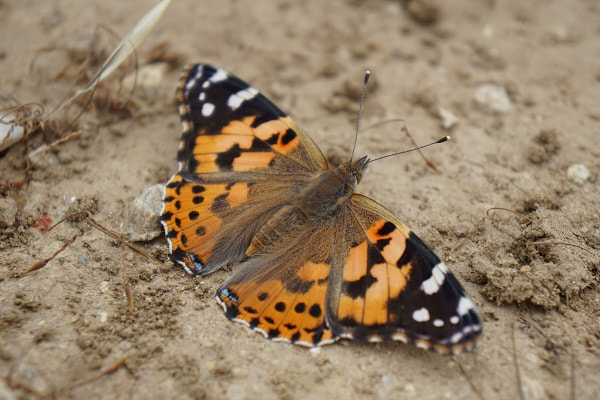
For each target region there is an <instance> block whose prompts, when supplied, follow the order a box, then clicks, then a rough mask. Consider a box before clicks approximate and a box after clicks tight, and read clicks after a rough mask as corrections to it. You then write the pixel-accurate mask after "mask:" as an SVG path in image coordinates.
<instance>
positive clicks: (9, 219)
mask: <svg viewBox="0 0 600 400" xmlns="http://www.w3.org/2000/svg"><path fill="white" fill-rule="evenodd" d="M16 218H17V202H16V201H14V200H13V199H11V198H9V197H7V198H6V199H0V227H7V226H13V225H14V223H15V220H16Z"/></svg>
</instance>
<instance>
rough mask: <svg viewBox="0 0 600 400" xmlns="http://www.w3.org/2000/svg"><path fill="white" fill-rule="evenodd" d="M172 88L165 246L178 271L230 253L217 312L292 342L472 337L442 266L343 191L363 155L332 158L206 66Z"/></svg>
mask: <svg viewBox="0 0 600 400" xmlns="http://www.w3.org/2000/svg"><path fill="white" fill-rule="evenodd" d="M176 97H177V103H178V109H179V114H180V116H181V122H182V126H183V134H182V138H181V142H180V145H179V149H178V151H177V160H178V163H179V170H178V172H177V173H175V175H173V177H171V179H170V180H169V181H168V183H167V184H166V187H165V195H164V199H163V203H164V204H163V211H162V215H161V217H160V219H161V222H162V224H163V226H164V229H165V236H166V238H167V241H168V243H169V249H170V253H171V258H172V259H173V260H174V261H175V262H176V263H178V264H180V265H181V266H183V268H184V269H185V270H186V271H187V272H189V273H190V274H192V275H206V274H209V273H211V272H214V271H216V270H217V269H219V268H221V267H223V266H227V265H231V266H235V268H234V273H233V275H232V276H231V277H230V278H229V279H227V280H226V281H225V282H224V283H223V284H222V285H221V287H220V288H219V289H218V290H217V293H216V299H217V302H218V303H219V304H221V306H222V307H223V309H224V311H225V314H226V316H227V317H228V318H229V319H231V320H234V321H238V322H242V323H244V324H245V325H247V326H248V327H250V328H252V329H254V330H256V331H258V332H261V333H262V334H264V335H265V336H266V337H268V338H269V339H272V340H282V341H287V342H291V343H295V344H300V345H305V346H319V345H324V344H328V343H332V342H335V341H336V340H338V339H340V338H346V339H353V340H356V341H368V342H379V341H387V340H397V341H401V342H404V343H409V344H413V345H416V346H418V347H420V348H423V349H428V350H433V351H437V352H439V353H445V354H447V353H458V352H460V351H462V350H471V349H473V348H474V346H475V344H476V341H477V340H478V338H479V337H480V335H481V332H482V322H481V318H480V316H479V314H478V313H477V310H476V308H475V305H474V303H473V302H472V301H471V299H470V298H469V297H468V296H467V294H466V293H465V290H464V289H463V288H462V286H461V285H460V283H459V282H458V281H457V280H456V278H455V277H454V275H452V273H451V272H450V271H449V270H448V269H447V268H446V266H445V265H444V263H443V262H441V261H440V259H439V258H438V257H437V256H436V255H435V254H434V253H433V252H432V251H431V250H430V249H429V248H428V247H427V245H425V243H423V241H421V240H420V239H419V238H418V237H417V236H416V235H415V234H414V233H413V232H412V231H411V230H410V229H408V228H407V227H406V226H405V225H404V224H403V223H402V222H400V221H399V220H398V218H396V217H395V216H394V215H393V214H392V213H391V212H390V211H388V210H387V209H385V208H384V207H383V206H381V205H380V204H378V203H377V202H375V201H374V200H371V199H370V198H368V197H366V196H363V195H360V194H357V193H355V188H356V185H357V184H358V183H359V182H360V180H361V178H362V175H363V172H364V171H365V168H366V167H367V165H368V163H369V159H368V157H366V156H365V157H362V158H359V159H356V160H352V161H349V162H347V163H345V164H342V165H340V166H338V167H335V168H331V167H330V166H329V165H328V162H327V160H326V159H325V157H324V156H323V154H322V152H321V151H320V150H319V148H318V147H317V145H316V144H315V143H314V142H313V140H312V139H311V138H310V137H309V136H308V135H307V134H306V133H305V132H304V131H302V130H301V129H300V128H299V127H298V126H297V125H296V124H295V123H294V121H292V120H291V119H290V118H289V117H288V116H287V115H286V114H285V113H284V112H283V111H281V110H280V109H279V108H278V107H277V106H275V105H274V104H273V103H272V102H271V101H269V100H268V99H267V98H266V97H264V96H263V95H262V94H260V93H259V92H258V91H257V90H256V89H255V88H254V87H252V86H250V85H248V84H247V83H245V82H243V81H242V80H240V79H239V78H237V77H235V76H233V75H231V74H229V73H227V72H226V71H224V70H222V69H219V68H214V67H212V66H209V65H205V64H197V65H190V66H188V67H186V68H185V69H184V72H183V73H182V76H181V78H180V81H179V84H178V86H177V92H176Z"/></svg>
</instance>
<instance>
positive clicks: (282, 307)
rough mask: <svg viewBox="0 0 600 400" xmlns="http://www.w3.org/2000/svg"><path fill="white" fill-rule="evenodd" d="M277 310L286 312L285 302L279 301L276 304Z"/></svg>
mask: <svg viewBox="0 0 600 400" xmlns="http://www.w3.org/2000/svg"><path fill="white" fill-rule="evenodd" d="M275 310H277V311H279V312H284V311H285V303H284V302H283V301H280V302H279V303H277V304H275Z"/></svg>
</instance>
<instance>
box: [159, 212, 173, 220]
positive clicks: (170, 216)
mask: <svg viewBox="0 0 600 400" xmlns="http://www.w3.org/2000/svg"><path fill="white" fill-rule="evenodd" d="M172 217H173V213H172V212H171V211H167V212H166V213H164V214H163V215H161V216H160V220H161V221H168V220H170V219H171V218H172Z"/></svg>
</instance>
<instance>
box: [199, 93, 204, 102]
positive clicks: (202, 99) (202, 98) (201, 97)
mask: <svg viewBox="0 0 600 400" xmlns="http://www.w3.org/2000/svg"><path fill="white" fill-rule="evenodd" d="M205 99H206V92H200V95H198V100H199V101H201V102H202V101H204V100H205Z"/></svg>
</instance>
